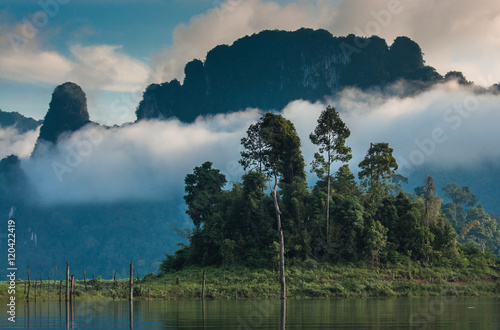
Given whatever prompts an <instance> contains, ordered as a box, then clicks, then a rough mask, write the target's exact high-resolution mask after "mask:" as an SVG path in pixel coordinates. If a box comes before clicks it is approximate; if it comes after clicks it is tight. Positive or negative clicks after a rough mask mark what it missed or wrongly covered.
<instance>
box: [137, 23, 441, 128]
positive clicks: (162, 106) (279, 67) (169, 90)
mask: <svg viewBox="0 0 500 330" xmlns="http://www.w3.org/2000/svg"><path fill="white" fill-rule="evenodd" d="M184 71H185V78H184V81H183V83H182V84H181V83H180V82H179V81H178V80H176V79H174V80H172V81H170V82H165V83H162V84H152V85H150V86H148V88H147V89H146V91H145V92H144V96H143V99H142V101H141V102H140V104H139V106H138V108H137V111H136V114H137V119H138V120H141V119H148V118H169V117H177V118H178V119H180V120H181V121H185V122H191V121H194V119H195V118H196V117H197V116H199V115H207V114H215V113H226V112H231V111H238V110H242V109H246V108H248V107H254V108H259V109H262V110H281V109H283V108H284V107H285V106H286V105H287V104H288V103H289V102H291V101H293V100H297V99H303V100H309V101H312V102H314V101H317V100H322V99H323V98H324V97H325V96H329V95H332V94H334V93H336V92H337V91H340V90H341V89H342V88H344V87H348V86H357V87H359V88H363V89H364V88H369V87H374V86H384V85H385V84H387V83H391V82H394V81H397V80H398V79H405V80H409V81H415V82H416V84H415V87H416V88H417V87H419V88H421V87H422V86H426V85H428V84H432V83H434V82H436V81H439V80H442V79H443V77H442V76H441V75H439V74H438V73H437V72H436V70H435V69H434V68H433V67H430V66H427V65H425V62H424V59H423V55H422V50H421V49H420V46H419V45H418V44H417V43H415V42H414V41H412V40H411V39H409V38H407V37H398V38H397V39H396V40H394V42H393V44H392V45H391V46H390V47H389V46H388V45H387V42H386V41H385V40H384V39H381V38H379V37H376V36H372V37H370V38H361V37H356V36H354V35H349V36H347V37H334V36H332V35H331V34H330V33H329V32H328V31H325V30H312V29H304V28H303V29H300V30H297V31H294V32H287V31H263V32H260V33H258V34H254V35H252V36H246V37H243V38H241V39H238V40H236V41H235V42H234V43H233V44H232V45H230V46H229V45H219V46H217V47H215V48H214V49H212V50H211V51H209V52H208V54H207V56H206V59H205V61H203V62H202V61H200V60H193V61H191V62H189V63H188V64H187V65H186V67H185V70H184Z"/></svg>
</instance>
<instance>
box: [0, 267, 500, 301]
mask: <svg viewBox="0 0 500 330" xmlns="http://www.w3.org/2000/svg"><path fill="white" fill-rule="evenodd" d="M203 270H205V271H206V280H205V281H206V287H205V297H206V298H207V299H234V298H235V295H236V296H237V297H238V299H242V298H243V299H252V298H277V297H279V282H278V272H277V271H275V270H268V269H248V268H243V267H231V268H222V267H206V268H198V267H191V268H187V269H184V270H182V271H176V272H175V271H173V272H169V273H167V274H162V275H152V274H149V275H146V276H145V277H143V278H142V279H139V280H137V279H134V299H136V300H143V299H148V297H149V299H165V282H166V284H167V295H166V299H170V300H173V299H199V298H200V297H201V291H202V285H201V282H202V273H203ZM286 276H287V295H288V297H290V298H335V297H341V298H348V297H358V298H365V297H401V296H405V297H423V296H500V269H498V268H497V267H494V266H493V267H486V268H482V269H481V270H480V271H479V270H478V269H475V268H471V267H466V268H463V269H456V268H452V267H437V266H433V267H430V266H426V265H420V264H409V265H405V266H403V265H399V266H394V265H391V266H381V267H379V268H374V267H371V266H370V265H367V264H357V265H352V264H349V265H333V266H332V265H328V264H319V263H316V262H314V261H308V262H304V263H301V264H300V265H292V266H289V267H288V268H287V270H286ZM8 286H9V285H8V283H7V282H1V284H0V299H1V300H3V301H6V300H7V299H9V296H10V295H9V294H8ZM59 288H60V283H59V282H58V283H57V286H56V289H55V291H54V282H53V281H51V282H50V285H48V283H47V281H44V282H43V284H42V287H41V289H40V282H38V284H37V290H38V291H37V301H38V300H41V301H46V300H49V294H50V300H58V299H59ZM49 289H50V293H49ZM64 290H65V283H64V282H63V286H62V292H61V296H62V299H63V300H64ZM128 292H129V280H128V279H118V280H116V281H113V280H103V279H101V278H98V279H96V281H95V283H94V282H92V281H87V288H85V285H84V282H83V281H80V280H78V281H76V283H75V299H76V300H99V299H128ZM25 299H26V294H25V293H24V281H17V283H16V300H17V301H19V300H25ZM33 300H34V283H33V282H32V286H31V290H30V301H33Z"/></svg>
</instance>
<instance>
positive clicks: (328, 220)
mask: <svg viewBox="0 0 500 330" xmlns="http://www.w3.org/2000/svg"><path fill="white" fill-rule="evenodd" d="M328 159H330V151H328ZM327 198H328V199H327V200H326V244H327V246H328V250H330V242H331V240H330V165H328V193H327Z"/></svg>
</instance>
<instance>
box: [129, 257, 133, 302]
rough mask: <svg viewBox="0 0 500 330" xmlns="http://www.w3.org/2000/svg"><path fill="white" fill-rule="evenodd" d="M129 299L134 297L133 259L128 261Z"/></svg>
mask: <svg viewBox="0 0 500 330" xmlns="http://www.w3.org/2000/svg"><path fill="white" fill-rule="evenodd" d="M129 289H130V293H129V300H130V301H132V300H133V299H134V261H131V262H130V283H129Z"/></svg>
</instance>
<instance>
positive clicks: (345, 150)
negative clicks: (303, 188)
mask: <svg viewBox="0 0 500 330" xmlns="http://www.w3.org/2000/svg"><path fill="white" fill-rule="evenodd" d="M350 135H351V131H350V130H349V128H347V126H346V124H345V123H344V122H343V121H342V119H341V118H340V115H339V113H338V112H337V111H336V110H335V108H334V107H331V106H328V107H327V108H326V109H325V110H323V111H322V112H321V114H320V116H319V118H318V125H317V126H316V128H315V129H314V132H313V133H311V134H310V135H309V139H311V142H312V143H314V144H315V145H317V146H319V152H316V153H315V154H314V160H313V162H312V169H311V171H313V172H316V175H317V176H318V177H319V178H320V179H321V178H323V176H324V175H325V172H326V176H327V201H326V237H327V244H330V177H331V171H330V169H331V166H332V163H333V162H335V161H341V162H343V163H346V162H348V161H349V160H351V158H352V154H351V148H349V147H347V146H346V145H345V141H346V139H347V138H348V137H349V136H350Z"/></svg>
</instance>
